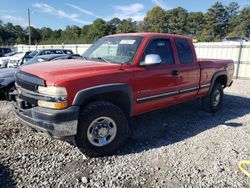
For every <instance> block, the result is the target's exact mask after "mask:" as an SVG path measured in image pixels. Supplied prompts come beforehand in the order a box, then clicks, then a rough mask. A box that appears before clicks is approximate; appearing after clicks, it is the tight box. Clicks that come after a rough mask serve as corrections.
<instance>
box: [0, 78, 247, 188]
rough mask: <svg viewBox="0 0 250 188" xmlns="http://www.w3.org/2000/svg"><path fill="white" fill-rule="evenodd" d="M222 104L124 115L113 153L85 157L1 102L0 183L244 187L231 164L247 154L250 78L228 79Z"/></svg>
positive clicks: (196, 104) (243, 178)
mask: <svg viewBox="0 0 250 188" xmlns="http://www.w3.org/2000/svg"><path fill="white" fill-rule="evenodd" d="M225 92H226V96H225V100H224V106H223V109H222V110H221V111H220V112H218V113H216V114H208V113H206V112H204V111H202V110H201V107H200V105H199V102H198V101H194V102H189V103H186V104H183V105H179V106H176V107H172V108H168V109H164V110H160V111H156V112H152V113H148V114H145V115H142V116H140V117H137V118H134V119H133V120H131V124H132V128H133V132H132V135H131V137H130V138H129V139H128V141H127V143H126V144H125V146H124V147H123V148H122V149H121V150H120V151H118V152H117V154H116V155H114V156H111V157H103V158H92V159H88V158H86V157H85V156H84V155H83V154H81V153H80V151H79V150H78V149H77V148H76V147H74V146H72V145H70V144H68V143H66V142H63V141H60V140H54V139H51V138H49V137H47V136H44V135H42V134H41V133H37V132H34V131H32V130H31V129H30V128H28V127H25V126H23V125H21V124H20V123H18V121H17V119H16V118H15V116H14V113H13V111H12V110H13V109H12V107H11V104H10V103H8V102H5V101H0V118H1V119H0V187H38V186H39V187H250V178H248V177H247V176H245V175H244V174H242V173H241V172H240V171H239V169H238V162H239V161H241V160H250V80H235V81H234V84H233V86H232V87H231V88H229V89H227V90H226V91H225Z"/></svg>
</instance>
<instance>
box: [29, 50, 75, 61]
mask: <svg viewBox="0 0 250 188" xmlns="http://www.w3.org/2000/svg"><path fill="white" fill-rule="evenodd" d="M49 54H74V53H73V51H72V50H69V49H42V50H34V51H32V52H31V53H30V54H29V55H28V56H27V57H26V58H25V60H26V61H27V60H29V59H31V58H33V57H36V56H41V55H49Z"/></svg>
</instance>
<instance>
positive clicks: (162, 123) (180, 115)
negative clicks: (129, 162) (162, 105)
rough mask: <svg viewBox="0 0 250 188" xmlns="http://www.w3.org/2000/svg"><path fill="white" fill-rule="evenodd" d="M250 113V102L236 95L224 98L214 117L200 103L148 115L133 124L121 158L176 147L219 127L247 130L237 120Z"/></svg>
mask: <svg viewBox="0 0 250 188" xmlns="http://www.w3.org/2000/svg"><path fill="white" fill-rule="evenodd" d="M249 113H250V98H244V97H240V96H234V95H225V98H224V104H223V107H222V109H221V110H220V111H219V112H217V113H215V114H210V113H207V112H204V111H203V110H202V109H201V105H199V101H191V102H187V103H184V104H181V105H177V106H174V107H171V108H167V109H163V110H159V111H155V112H151V113H147V114H144V115H141V116H138V117H136V118H133V119H132V120H131V123H130V124H131V129H132V131H131V133H132V134H131V136H130V137H129V138H128V140H127V142H126V144H125V146H124V147H123V148H122V149H121V150H120V151H118V155H125V154H129V153H139V152H142V151H146V150H150V149H153V148H158V147H161V146H166V145H168V144H173V143H176V142H179V141H182V140H184V139H187V138H190V137H193V136H195V135H197V134H199V133H201V132H203V131H206V130H208V129H211V128H213V127H216V126H219V125H220V126H221V125H224V126H229V127H234V128H237V127H239V126H244V125H242V124H241V123H237V122H236V121H235V119H236V118H238V117H242V116H244V115H246V114H249Z"/></svg>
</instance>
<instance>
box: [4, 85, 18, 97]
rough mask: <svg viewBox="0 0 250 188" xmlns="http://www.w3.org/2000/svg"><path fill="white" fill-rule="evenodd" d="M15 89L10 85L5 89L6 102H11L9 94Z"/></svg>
mask: <svg viewBox="0 0 250 188" xmlns="http://www.w3.org/2000/svg"><path fill="white" fill-rule="evenodd" d="M15 89H16V87H15V85H12V84H11V85H9V86H8V87H7V88H6V90H5V99H6V100H8V101H11V100H12V99H11V96H10V94H11V93H12V92H14V91H15Z"/></svg>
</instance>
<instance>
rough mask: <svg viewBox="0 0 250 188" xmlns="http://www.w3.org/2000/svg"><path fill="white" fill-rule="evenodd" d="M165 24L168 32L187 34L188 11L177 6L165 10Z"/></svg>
mask: <svg viewBox="0 0 250 188" xmlns="http://www.w3.org/2000/svg"><path fill="white" fill-rule="evenodd" d="M166 17H167V24H168V28H169V32H170V33H174V34H180V35H185V34H187V33H188V32H187V28H186V27H187V17H188V12H187V10H185V9H184V8H181V7H178V8H175V9H172V10H168V11H167V12H166Z"/></svg>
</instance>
